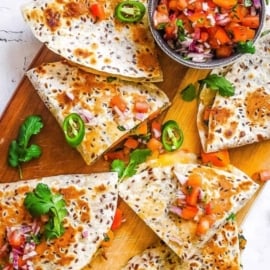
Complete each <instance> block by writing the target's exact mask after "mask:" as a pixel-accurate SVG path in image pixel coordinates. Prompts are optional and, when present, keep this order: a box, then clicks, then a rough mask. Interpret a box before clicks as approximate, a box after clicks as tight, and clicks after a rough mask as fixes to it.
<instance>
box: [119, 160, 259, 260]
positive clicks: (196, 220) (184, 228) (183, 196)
mask: <svg viewBox="0 0 270 270" xmlns="http://www.w3.org/2000/svg"><path fill="white" fill-rule="evenodd" d="M157 164H159V165H158V166H156V165H157ZM196 179H197V180H198V181H197V180H196ZM191 181H192V182H193V183H194V184H191ZM196 182H197V183H199V182H200V184H195V183H196ZM198 188H199V189H198ZM257 189H258V185H257V184H256V183H255V182H253V180H252V179H250V178H249V177H248V176H247V175H245V174H244V173H243V172H241V171H240V170H238V169H236V168H235V167H233V166H231V165H230V166H228V168H226V170H223V169H217V168H214V167H208V166H204V165H200V164H196V163H183V162H181V161H179V160H174V162H173V163H172V164H171V165H166V166H162V165H161V164H160V163H159V162H156V161H152V160H151V161H148V162H147V163H145V164H143V165H142V166H141V167H140V169H139V173H137V174H136V175H135V176H132V177H130V178H127V179H125V180H124V181H123V182H122V183H121V184H120V185H119V195H120V196H121V197H122V199H123V200H124V201H126V203H127V204H128V205H129V206H130V207H131V208H132V209H133V210H134V212H135V213H137V214H138V216H139V217H141V218H142V220H144V222H145V223H146V224H147V225H148V226H149V227H150V228H152V230H153V231H154V232H155V233H156V234H157V235H158V236H159V237H160V239H162V240H163V241H164V242H165V244H166V245H167V246H168V247H170V248H171V249H172V250H173V251H174V252H175V254H176V255H177V256H178V257H179V258H180V261H181V262H185V261H188V260H189V259H190V258H192V256H193V255H195V254H197V252H199V249H201V248H203V247H204V245H205V243H206V242H207V241H208V240H210V239H211V238H212V237H213V236H214V234H215V233H216V232H217V230H218V229H219V228H221V227H222V226H223V225H224V224H225V223H226V222H227V218H228V217H229V216H230V215H231V214H232V213H237V212H238V211H239V210H240V209H241V208H242V207H243V206H244V205H245V203H246V202H247V201H248V200H249V199H250V198H251V196H252V195H253V194H254V193H255V191H256V190H257ZM196 190H197V191H198V193H195V194H197V195H196V201H195V203H194V201H193V199H194V197H193V199H192V197H191V194H194V193H193V192H194V191H196ZM188 198H189V200H188ZM209 208H210V209H211V210H210V211H208V210H209ZM194 210H195V212H194ZM191 214H192V215H191ZM208 218H209V220H211V221H209V223H207V224H208V225H209V226H208V227H207V229H206V230H205V231H202V230H201V229H202V227H203V226H204V225H205V220H206V219H208ZM201 225H203V226H201Z"/></svg>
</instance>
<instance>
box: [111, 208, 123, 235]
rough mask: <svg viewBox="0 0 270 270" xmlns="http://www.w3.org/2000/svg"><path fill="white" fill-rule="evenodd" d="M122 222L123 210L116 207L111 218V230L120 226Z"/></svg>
mask: <svg viewBox="0 0 270 270" xmlns="http://www.w3.org/2000/svg"><path fill="white" fill-rule="evenodd" d="M122 223H123V211H122V210H121V209H120V208H117V209H116V212H115V215H114V218H113V223H112V226H111V230H112V231H114V230H116V229H118V228H120V226H121V224H122Z"/></svg>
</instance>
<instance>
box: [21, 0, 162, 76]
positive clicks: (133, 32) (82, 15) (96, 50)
mask: <svg viewBox="0 0 270 270" xmlns="http://www.w3.org/2000/svg"><path fill="white" fill-rule="evenodd" d="M120 2H121V1H104V0H100V1H95V3H94V4H95V5H99V8H102V9H104V16H103V17H104V18H102V19H99V20H97V17H96V16H95V14H93V13H91V5H92V4H93V1H89V0H77V1H57V0H39V1H32V2H31V3H29V4H26V5H24V6H23V8H22V13H23V16H24V19H25V21H26V23H27V24H28V25H29V26H30V28H31V30H32V32H33V34H34V35H35V37H36V38H37V39H39V40H40V41H41V42H43V43H44V44H45V45H46V46H47V47H48V48H49V49H50V50H52V51H53V52H55V53H56V54H58V55H61V56H62V57H64V58H65V59H67V60H69V61H71V62H72V63H75V64H76V65H79V66H80V67H81V68H85V69H86V70H87V71H89V72H93V73H96V74H103V75H104V74H105V75H111V76H118V77H121V78H123V79H127V80H132V81H162V79H163V78H162V71H161V68H160V65H159V63H158V59H157V53H156V49H155V43H154V40H153V37H152V35H151V32H150V30H149V27H148V18H147V15H146V14H145V16H144V17H143V18H142V19H141V20H140V21H139V22H137V23H125V22H120V21H119V20H117V19H116V18H115V8H116V6H117V4H118V3H120ZM140 2H141V3H142V4H143V5H145V6H146V5H147V1H145V0H143V1H140Z"/></svg>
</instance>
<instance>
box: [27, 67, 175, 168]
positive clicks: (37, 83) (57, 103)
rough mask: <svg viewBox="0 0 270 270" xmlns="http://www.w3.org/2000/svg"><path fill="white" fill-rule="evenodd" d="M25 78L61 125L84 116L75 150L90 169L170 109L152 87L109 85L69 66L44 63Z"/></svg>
mask: <svg viewBox="0 0 270 270" xmlns="http://www.w3.org/2000/svg"><path fill="white" fill-rule="evenodd" d="M27 76H28V78H29V79H30V81H31V82H32V84H33V86H34V88H35V89H36V90H37V92H38V94H39V96H40V97H41V99H42V100H43V101H44V103H45V104H46V106H47V107H48V109H49V110H50V111H51V113H52V114H53V115H54V117H55V118H56V119H57V121H58V123H59V124H60V125H61V126H63V122H64V120H65V118H66V117H67V116H68V115H70V114H72V113H77V114H79V115H80V116H81V118H82V120H83V121H84V126H85V135H84V138H83V140H82V142H81V143H80V144H79V145H78V146H77V150H78V151H79V152H80V153H81V155H82V157H83V158H84V160H85V162H86V163H87V164H91V163H93V162H94V161H95V160H96V159H97V158H99V157H100V156H101V155H102V154H103V153H104V152H105V151H106V150H108V149H109V148H110V147H112V146H113V145H115V144H116V143H118V142H119V140H121V139H122V138H123V137H124V136H125V135H127V134H128V133H129V132H130V131H131V130H132V129H133V128H135V127H136V126H137V125H139V124H141V123H142V122H143V121H145V120H146V119H149V118H151V117H154V116H157V115H158V114H159V113H160V112H161V111H162V110H164V109H165V108H167V107H168V106H169V104H170V101H169V99H168V97H167V96H166V95H165V93H164V92H162V91H161V90H160V89H159V88H158V87H157V86H155V85H154V84H151V83H145V84H142V83H132V82H124V81H120V80H113V81H111V82H110V80H109V79H111V78H110V77H109V78H108V77H103V76H100V75H94V74H91V73H88V72H85V71H83V70H80V69H78V68H77V67H74V66H70V65H69V64H68V63H66V62H55V63H48V64H43V65H41V66H39V67H36V68H33V69H31V70H29V71H28V72H27Z"/></svg>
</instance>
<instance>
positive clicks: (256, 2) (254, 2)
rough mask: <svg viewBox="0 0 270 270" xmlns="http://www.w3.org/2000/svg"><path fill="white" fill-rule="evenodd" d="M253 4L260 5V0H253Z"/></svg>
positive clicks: (256, 6) (257, 6)
mask: <svg viewBox="0 0 270 270" xmlns="http://www.w3.org/2000/svg"><path fill="white" fill-rule="evenodd" d="M253 5H254V7H255V8H257V9H258V8H260V7H261V2H260V0H253Z"/></svg>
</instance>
